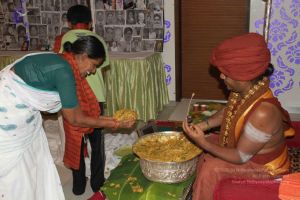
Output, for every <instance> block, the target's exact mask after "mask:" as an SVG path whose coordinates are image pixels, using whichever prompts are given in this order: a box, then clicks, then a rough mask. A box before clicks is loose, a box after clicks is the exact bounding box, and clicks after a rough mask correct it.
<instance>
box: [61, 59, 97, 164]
mask: <svg viewBox="0 0 300 200" xmlns="http://www.w3.org/2000/svg"><path fill="white" fill-rule="evenodd" d="M63 56H64V58H65V59H66V60H67V61H68V62H69V64H70V65H71V67H72V70H73V73H74V77H75V82H76V93H77V97H78V101H79V106H80V108H81V110H82V111H83V113H84V114H85V115H87V116H89V117H93V118H98V117H99V116H100V108H99V104H98V102H97V99H96V96H95V95H94V93H93V91H92V89H91V88H90V86H89V84H88V82H87V80H86V79H85V78H82V77H81V76H80V72H79V70H78V67H77V63H76V62H75V59H74V56H73V55H72V54H70V53H64V54H63ZM64 130H65V136H66V143H65V154H64V163H65V165H66V166H68V167H71V168H73V169H79V163H80V148H81V142H82V137H83V135H84V134H88V133H91V132H93V130H94V129H93V128H84V127H78V126H74V125H72V124H70V123H69V122H68V121H67V120H65V119H64Z"/></svg>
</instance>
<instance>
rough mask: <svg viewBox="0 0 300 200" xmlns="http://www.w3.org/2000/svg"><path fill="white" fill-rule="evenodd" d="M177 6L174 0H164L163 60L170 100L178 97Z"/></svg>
mask: <svg viewBox="0 0 300 200" xmlns="http://www.w3.org/2000/svg"><path fill="white" fill-rule="evenodd" d="M174 11H175V7H174V0H165V1H164V15H165V34H164V51H163V54H162V56H163V61H164V65H165V71H166V83H167V86H168V91H169V98H170V101H175V98H176V89H175V84H176V79H175V15H174V14H175V13H174Z"/></svg>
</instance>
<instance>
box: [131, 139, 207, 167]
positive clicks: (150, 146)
mask: <svg viewBox="0 0 300 200" xmlns="http://www.w3.org/2000/svg"><path fill="white" fill-rule="evenodd" d="M132 150H133V152H134V153H135V154H137V155H138V156H139V157H140V158H142V159H145V160H151V161H159V162H183V161H187V160H190V159H192V158H194V157H195V156H197V155H199V154H200V153H201V152H202V150H201V149H199V148H198V147H197V146H195V145H194V144H193V143H191V142H190V141H189V140H188V139H187V138H186V137H185V136H184V135H183V134H177V135H170V134H165V135H164V134H153V135H149V136H146V137H144V138H142V139H140V140H139V141H138V142H137V143H135V144H134V145H133V149H132Z"/></svg>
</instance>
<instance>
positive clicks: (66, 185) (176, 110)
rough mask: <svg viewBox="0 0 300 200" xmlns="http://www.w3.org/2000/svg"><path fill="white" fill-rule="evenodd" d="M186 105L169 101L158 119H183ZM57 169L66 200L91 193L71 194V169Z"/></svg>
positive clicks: (294, 116)
mask: <svg viewBox="0 0 300 200" xmlns="http://www.w3.org/2000/svg"><path fill="white" fill-rule="evenodd" d="M197 101H199V100H193V101H192V103H193V102H197ZM188 106H189V99H182V101H181V102H170V103H169V104H168V105H166V106H165V108H164V110H163V111H162V112H160V113H159V115H158V119H160V120H175V121H182V120H184V119H185V116H186V113H187V109H188ZM291 118H292V120H294V121H300V114H291ZM139 126H142V124H140V125H139ZM58 171H59V174H60V177H61V182H62V185H63V190H64V193H65V197H66V200H86V199H87V198H89V197H90V196H91V195H92V194H93V192H92V190H91V188H90V185H89V183H88V185H87V187H86V191H85V193H84V194H83V195H80V196H75V195H73V193H72V174H71V171H70V170H69V169H66V168H65V167H63V166H58Z"/></svg>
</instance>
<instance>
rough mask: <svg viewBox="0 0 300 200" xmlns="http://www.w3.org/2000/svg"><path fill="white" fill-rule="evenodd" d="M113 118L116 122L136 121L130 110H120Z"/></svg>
mask: <svg viewBox="0 0 300 200" xmlns="http://www.w3.org/2000/svg"><path fill="white" fill-rule="evenodd" d="M113 118H114V119H115V120H117V121H131V120H133V121H134V120H136V119H137V113H136V112H135V111H134V110H131V109H121V110H118V111H116V112H115V114H114V115H113Z"/></svg>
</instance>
